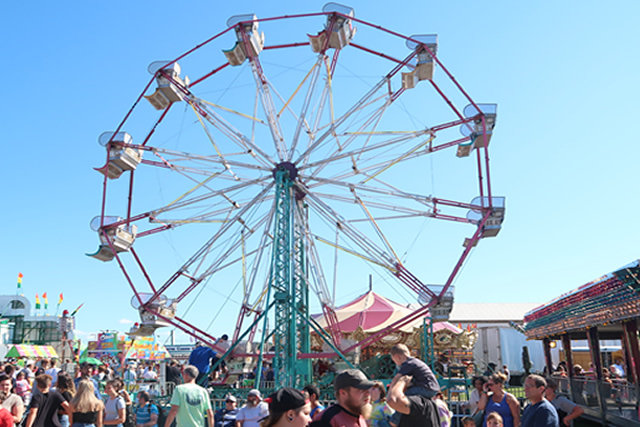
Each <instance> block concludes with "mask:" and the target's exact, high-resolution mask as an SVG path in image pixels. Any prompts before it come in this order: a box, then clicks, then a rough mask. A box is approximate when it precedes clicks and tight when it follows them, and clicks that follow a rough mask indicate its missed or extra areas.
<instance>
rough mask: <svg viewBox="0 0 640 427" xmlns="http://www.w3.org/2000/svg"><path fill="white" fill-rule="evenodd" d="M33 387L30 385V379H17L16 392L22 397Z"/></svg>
mask: <svg viewBox="0 0 640 427" xmlns="http://www.w3.org/2000/svg"><path fill="white" fill-rule="evenodd" d="M30 389H31V386H29V381H27V380H24V379H23V380H17V381H16V394H17V395H18V396H20V397H24V395H25V394H26V393H27V392H28V391H29V390H30Z"/></svg>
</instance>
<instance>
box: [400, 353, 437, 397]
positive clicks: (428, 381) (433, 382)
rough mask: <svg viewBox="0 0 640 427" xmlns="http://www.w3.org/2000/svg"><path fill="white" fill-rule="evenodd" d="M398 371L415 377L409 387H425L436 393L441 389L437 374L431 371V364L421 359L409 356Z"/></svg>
mask: <svg viewBox="0 0 640 427" xmlns="http://www.w3.org/2000/svg"><path fill="white" fill-rule="evenodd" d="M398 373H399V374H402V375H411V376H412V377H413V379H412V380H411V384H410V386H409V387H424V388H426V389H427V390H430V391H434V392H436V393H437V392H439V391H440V384H438V380H437V379H436V376H435V375H434V374H433V372H431V369H430V368H429V365H427V364H426V363H424V362H423V361H422V360H420V359H416V358H415V357H408V358H407V360H405V361H404V362H403V363H402V365H400V369H398Z"/></svg>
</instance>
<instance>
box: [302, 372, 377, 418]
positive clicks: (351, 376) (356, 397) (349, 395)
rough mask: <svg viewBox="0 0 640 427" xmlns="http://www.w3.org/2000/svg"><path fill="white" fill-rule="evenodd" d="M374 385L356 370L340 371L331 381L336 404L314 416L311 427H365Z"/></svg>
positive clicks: (369, 412)
mask: <svg viewBox="0 0 640 427" xmlns="http://www.w3.org/2000/svg"><path fill="white" fill-rule="evenodd" d="M374 384H375V383H374V382H373V381H369V380H368V379H367V377H366V376H365V375H364V374H363V373H362V372H361V371H360V370H358V369H345V370H344V371H340V372H339V373H338V375H336V378H335V380H334V381H333V389H334V392H335V396H336V400H337V401H338V402H337V403H336V404H334V405H331V406H330V407H328V408H327V409H325V410H324V411H323V412H322V413H320V414H318V415H316V420H314V421H313V423H311V427H367V421H366V419H367V418H368V417H369V415H371V394H370V390H371V387H373V385H374Z"/></svg>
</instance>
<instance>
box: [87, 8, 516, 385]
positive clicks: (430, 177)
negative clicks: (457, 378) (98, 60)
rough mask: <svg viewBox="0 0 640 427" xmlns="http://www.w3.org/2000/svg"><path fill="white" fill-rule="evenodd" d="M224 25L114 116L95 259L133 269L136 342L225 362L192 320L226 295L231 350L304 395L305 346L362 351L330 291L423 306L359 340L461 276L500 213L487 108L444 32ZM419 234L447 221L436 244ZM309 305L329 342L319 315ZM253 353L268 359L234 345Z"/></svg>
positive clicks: (319, 18)
mask: <svg viewBox="0 0 640 427" xmlns="http://www.w3.org/2000/svg"><path fill="white" fill-rule="evenodd" d="M227 27H228V28H227V29H225V30H224V31H221V32H220V33H219V34H216V35H215V36H213V37H212V38H210V39H208V40H206V41H205V42H203V43H201V44H199V45H198V46H196V47H195V48H193V49H191V50H189V51H188V52H186V53H185V54H183V55H181V56H179V57H178V58H177V59H175V60H171V61H157V62H153V63H152V64H151V65H150V66H149V72H150V73H151V75H152V79H151V80H150V81H149V83H148V84H147V85H146V87H145V88H144V89H143V91H142V93H141V94H140V96H139V98H138V99H137V100H136V102H135V103H134V105H133V107H132V108H131V109H130V110H129V112H128V113H127V114H126V116H125V118H124V119H123V121H122V122H121V123H120V125H119V126H118V127H117V128H116V129H115V130H113V131H110V132H105V133H103V134H102V135H101V136H100V138H99V142H100V143H101V144H102V145H104V146H105V147H106V149H107V161H106V164H105V165H104V166H103V167H101V168H98V169H97V170H98V171H99V172H101V173H102V174H104V185H103V188H104V194H103V199H102V200H103V203H102V210H101V213H100V215H98V216H97V217H95V218H94V219H93V220H92V222H91V226H92V228H93V229H94V230H95V231H97V232H98V235H99V239H100V245H99V248H98V250H97V251H96V252H95V253H92V254H89V255H90V256H92V257H94V258H97V259H99V260H101V261H112V260H115V261H116V263H117V264H118V265H119V266H120V268H121V269H122V271H123V273H124V276H125V278H126V280H127V282H128V283H129V284H130V286H131V288H132V290H133V292H134V301H133V305H134V307H135V308H136V309H137V310H139V312H140V316H141V321H140V323H139V324H137V325H136V328H135V330H133V331H132V333H133V334H140V335H151V334H153V333H154V332H155V330H156V329H157V328H159V327H163V326H173V327H176V328H179V329H181V330H182V331H184V332H186V333H188V334H190V335H192V336H194V337H196V338H197V339H198V340H201V341H204V342H206V343H208V344H209V345H211V346H214V348H216V347H215V346H216V339H215V338H214V336H212V334H211V332H210V330H211V328H210V326H211V324H209V326H206V324H207V323H209V319H208V318H206V316H203V315H202V312H203V311H202V310H200V314H199V315H194V316H192V317H190V311H191V310H192V307H193V306H198V305H201V306H204V307H205V310H204V311H205V312H208V313H209V315H210V316H213V315H214V313H216V311H217V308H218V307H222V306H223V305H225V304H228V303H229V301H233V302H234V303H235V304H236V305H237V307H238V317H237V320H236V327H235V330H234V333H233V338H232V339H231V342H232V346H231V348H230V349H229V350H228V352H229V353H234V352H235V354H238V352H240V353H242V352H244V353H243V354H244V355H254V356H257V355H260V356H259V357H260V361H262V357H263V356H264V357H273V365H274V370H275V373H276V383H277V384H278V385H296V384H299V383H301V382H304V381H308V380H309V379H310V375H311V365H310V362H309V361H310V360H311V359H312V358H317V357H321V356H326V355H327V354H324V353H323V354H318V353H313V352H312V351H311V349H310V339H309V335H310V332H315V333H317V334H318V335H320V336H321V337H322V338H323V339H324V340H325V341H326V343H327V344H328V345H329V347H330V348H331V349H332V352H331V354H333V355H335V354H337V355H342V354H343V353H346V352H348V351H350V350H352V349H353V347H355V345H353V346H350V347H349V346H345V345H344V344H342V343H341V342H340V331H339V330H338V328H337V318H336V316H335V312H334V307H335V303H336V300H335V295H336V292H337V290H338V291H339V290H344V289H348V288H349V287H350V283H353V281H354V280H355V279H356V277H358V275H362V274H363V271H364V272H365V273H364V274H368V273H369V272H370V271H374V270H375V271H377V272H378V274H380V277H384V280H386V281H388V283H390V284H391V285H392V286H395V287H398V288H402V289H404V290H406V291H407V292H409V293H411V294H412V295H413V296H414V298H416V299H417V300H419V301H420V302H421V303H422V304H423V307H422V308H421V309H419V310H417V311H416V312H415V313H413V314H412V315H410V316H408V317H406V318H403V319H402V320H401V321H398V322H396V323H397V324H394V325H391V327H390V328H387V329H385V330H383V331H380V332H379V333H378V334H374V335H373V336H371V337H369V338H367V340H365V341H364V342H361V343H358V344H356V345H358V346H366V345H368V344H370V343H372V342H374V341H375V340H377V339H380V338H381V337H382V336H384V334H385V333H388V332H390V331H391V330H393V328H395V327H400V326H402V325H404V324H407V323H408V322H412V321H415V319H417V318H419V317H421V316H424V315H425V314H427V312H429V310H430V311H431V314H432V316H433V317H434V318H437V316H438V315H441V314H439V313H440V311H442V310H444V311H445V316H446V310H447V308H448V309H450V305H451V302H452V301H451V299H452V298H451V284H452V282H453V280H454V278H455V276H456V274H457V273H458V271H459V270H460V268H461V266H462V264H463V263H464V261H465V260H466V259H467V257H468V255H469V253H470V251H471V250H472V248H473V247H474V246H476V244H477V242H478V241H479V240H480V239H482V238H484V237H493V236H495V235H496V234H497V233H498V232H499V230H500V227H501V224H502V220H503V218H504V198H502V197H494V196H493V195H492V192H491V182H490V176H489V155H488V146H489V143H490V140H491V136H492V133H493V128H494V125H495V122H496V106H495V104H478V103H476V102H474V101H473V100H472V99H471V98H470V97H469V95H468V94H467V93H466V92H465V91H464V89H463V88H462V86H461V85H460V84H459V83H458V82H457V81H456V80H455V79H454V78H453V76H452V74H451V73H450V72H449V70H448V69H447V68H446V67H445V66H444V64H443V63H442V61H441V60H440V59H439V58H438V56H437V53H438V41H437V36H436V35H412V36H404V35H401V34H398V33H396V32H393V31H391V30H387V29H385V28H382V27H380V26H378V25H374V24H371V23H368V22H366V21H363V20H361V19H358V18H356V16H355V11H354V10H353V9H351V8H349V7H347V6H343V5H339V4H336V3H328V4H327V5H325V7H324V8H323V10H322V12H318V13H310V14H304V15H295V16H281V17H275V18H267V19H259V18H258V17H256V16H254V15H241V16H234V17H232V18H230V19H229V20H228V22H227ZM356 34H357V35H356ZM187 73H189V76H187ZM143 98H144V99H143ZM145 100H146V101H145ZM147 101H148V102H147ZM435 177H439V178H440V177H441V178H440V180H438V183H439V184H438V185H437V186H435V185H433V182H434V180H435ZM429 183H430V184H429ZM440 190H441V191H442V194H439V191H440ZM425 222H430V223H431V222H436V223H437V225H436V226H433V227H432V228H436V229H437V231H436V232H435V233H433V234H434V237H433V238H432V237H430V236H428V233H425V235H424V236H423V234H422V233H421V230H422V229H423V228H424V224H425ZM440 224H446V226H443V227H442V230H441V228H440ZM450 231H451V236H453V237H451V236H447V233H448V232H450ZM460 235H464V236H465V238H464V239H459V240H458V237H459V236H460ZM454 238H455V239H456V240H455V245H453V244H452V243H451V242H453V239H454ZM452 245H453V246H452ZM454 246H455V248H454V249H451V248H453V247H454ZM412 251H416V253H417V254H418V255H417V256H408V255H407V254H412V253H413V252H412ZM444 252H451V254H453V255H452V256H451V257H450V261H447V262H444V261H440V260H441V258H440V256H441V255H443V253H444ZM443 256H444V255H443ZM409 259H410V260H411V261H412V262H413V266H415V267H416V268H418V269H419V270H420V271H422V265H421V264H422V263H426V264H429V260H431V259H434V260H437V261H434V262H433V263H432V265H431V266H430V268H433V269H435V270H439V271H440V272H441V275H442V271H445V270H446V275H444V277H445V279H444V280H442V282H441V284H440V285H438V286H435V285H427V284H425V283H426V279H423V280H424V281H423V280H421V279H419V278H418V275H417V274H416V273H414V272H413V271H414V269H413V268H412V265H410V262H409ZM442 259H444V258H442ZM405 264H406V265H405ZM436 264H437V265H436ZM429 280H435V279H431V278H429ZM205 289H209V290H211V289H213V290H214V291H215V293H211V292H209V293H203V291H204V290H205ZM311 296H315V297H316V298H310V297H311ZM312 300H317V302H312ZM314 303H315V304H317V306H318V307H320V308H321V310H322V311H323V313H324V315H325V317H326V318H327V319H328V324H329V326H328V328H326V329H322V328H320V327H319V326H318V325H317V324H316V323H315V322H314V320H313V318H311V317H310V315H309V313H310V309H311V307H312V306H313V304H314ZM193 312H194V313H195V309H194V311H193ZM218 320H220V319H218ZM258 335H259V336H258ZM254 339H257V340H258V341H259V342H260V345H259V348H257V349H256V348H254V349H249V348H246V347H245V348H243V350H242V351H240V350H239V348H236V344H237V343H240V342H242V341H249V342H253V341H254ZM218 350H221V351H223V352H224V351H226V349H222V348H218ZM260 363H261V362H260Z"/></svg>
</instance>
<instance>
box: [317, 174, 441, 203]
mask: <svg viewBox="0 0 640 427" xmlns="http://www.w3.org/2000/svg"><path fill="white" fill-rule="evenodd" d="M310 180H312V181H316V182H317V184H310V185H308V188H309V189H314V188H316V187H318V186H320V185H333V186H338V187H342V188H347V189H351V188H356V189H358V190H360V191H365V192H370V193H374V194H380V195H383V196H392V197H397V198H399V199H401V198H403V199H411V200H415V201H416V202H418V203H421V204H423V205H426V206H429V207H433V203H432V199H431V197H429V196H424V195H421V194H415V193H407V192H406V191H401V190H399V189H395V188H390V189H383V188H377V187H371V186H368V185H363V184H353V183H349V182H344V181H337V180H333V179H327V178H310Z"/></svg>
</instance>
